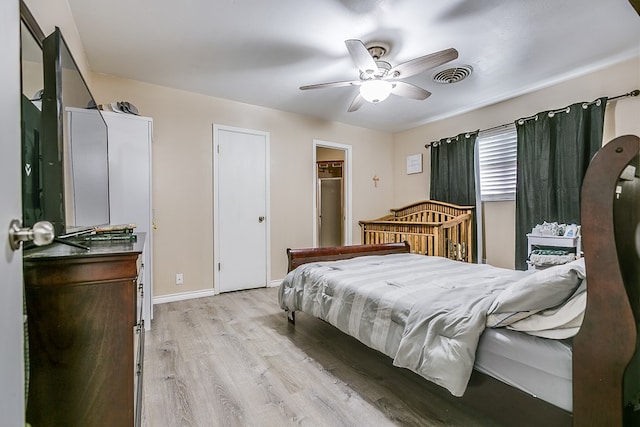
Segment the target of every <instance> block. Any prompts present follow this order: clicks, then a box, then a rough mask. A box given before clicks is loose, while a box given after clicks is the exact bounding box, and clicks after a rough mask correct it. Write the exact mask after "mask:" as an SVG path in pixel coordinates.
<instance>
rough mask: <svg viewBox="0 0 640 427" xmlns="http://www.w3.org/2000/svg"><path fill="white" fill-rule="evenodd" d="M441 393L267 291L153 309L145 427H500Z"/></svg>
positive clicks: (274, 291) (147, 352) (146, 370)
mask: <svg viewBox="0 0 640 427" xmlns="http://www.w3.org/2000/svg"><path fill="white" fill-rule="evenodd" d="M437 389H439V387H437V386H435V385H433V384H430V383H429V382H427V381H426V380H424V379H422V378H421V377H419V376H417V375H415V374H413V373H412V372H409V371H407V370H404V369H400V368H396V367H394V366H393V365H392V361H391V359H390V358H388V357H387V356H384V355H383V354H381V353H378V352H376V351H374V350H371V349H369V348H367V347H365V346H364V345H362V344H361V343H359V342H358V341H357V340H355V339H353V338H351V337H349V336H347V335H345V334H343V333H342V332H340V331H338V330H337V329H336V328H334V327H332V326H330V325H328V324H326V323H324V322H322V321H320V320H317V319H314V318H312V317H310V316H307V315H304V314H300V313H298V315H297V318H296V325H295V326H294V325H291V324H289V323H288V322H287V320H286V317H285V315H284V313H283V312H282V311H281V310H280V308H279V307H278V303H277V288H263V289H256V290H249V291H240V292H232V293H227V294H221V295H216V296H213V297H205V298H198V299H192V300H187V301H179V302H172V303H167V304H161V305H156V306H155V307H154V319H153V324H152V330H151V331H149V332H148V333H147V335H146V343H145V365H144V397H143V425H144V426H147V427H163V426H167V427H177V426H198V427H200V426H203V427H204V426H207V427H208V426H267V427H270V426H289V425H304V426H372V427H373V426H376V427H377V426H396V425H398V426H400V425H401V426H405V425H406V426H490V425H496V423H493V422H491V421H490V420H488V419H487V418H486V417H485V416H483V415H481V414H478V413H476V412H474V411H473V410H472V409H469V408H468V407H467V406H465V405H463V404H462V403H461V402H460V401H459V399H456V398H454V397H452V396H450V395H448V394H446V393H442V390H437Z"/></svg>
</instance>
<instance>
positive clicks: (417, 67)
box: [387, 48, 458, 79]
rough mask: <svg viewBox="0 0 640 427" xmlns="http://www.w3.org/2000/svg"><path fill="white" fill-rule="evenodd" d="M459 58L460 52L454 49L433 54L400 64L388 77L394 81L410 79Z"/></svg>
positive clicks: (390, 71)
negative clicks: (404, 78)
mask: <svg viewBox="0 0 640 427" xmlns="http://www.w3.org/2000/svg"><path fill="white" fill-rule="evenodd" d="M457 57H458V51H457V50H455V49H454V48H449V49H445V50H441V51H440V52H435V53H431V54H429V55H425V56H420V57H418V58H414V59H412V60H410V61H407V62H403V63H402V64H398V65H396V66H395V67H393V68H392V69H390V70H389V72H388V73H387V76H389V78H392V79H397V78H403V77H409V76H413V75H416V74H418V73H421V72H423V71H425V70H428V69H430V68H435V67H438V66H440V65H442V64H446V63H447V62H449V61H453V60H454V59H456V58H457Z"/></svg>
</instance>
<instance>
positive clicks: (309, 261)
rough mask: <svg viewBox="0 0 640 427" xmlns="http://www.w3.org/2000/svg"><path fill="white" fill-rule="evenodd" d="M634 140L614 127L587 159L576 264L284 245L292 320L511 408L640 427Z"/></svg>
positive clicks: (396, 246) (395, 246)
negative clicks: (497, 264) (533, 265)
mask: <svg viewBox="0 0 640 427" xmlns="http://www.w3.org/2000/svg"><path fill="white" fill-rule="evenodd" d="M639 147H640V139H638V137H636V136H623V137H619V138H616V139H614V140H613V141H611V142H609V143H608V144H607V145H605V146H604V147H603V148H602V149H601V150H600V151H599V152H598V154H597V155H596V157H594V159H593V160H592V162H591V164H590V166H589V170H588V171H587V175H586V177H585V180H584V183H583V188H582V194H581V196H582V199H581V200H582V231H583V247H584V257H583V258H582V259H580V260H578V261H576V262H574V263H570V264H566V265H563V266H558V267H553V268H551V269H547V270H542V271H539V272H519V271H513V270H505V269H496V268H494V267H491V266H487V265H475V264H467V263H461V262H457V261H452V260H449V259H446V258H440V257H429V256H426V257H425V256H420V255H416V254H411V253H409V252H410V249H409V245H408V244H407V243H391V244H378V245H357V246H345V247H336V248H315V249H289V250H287V253H288V258H289V271H290V272H289V274H288V275H287V277H286V278H285V280H284V281H283V283H282V285H281V287H280V291H279V302H280V306H281V307H282V308H283V309H284V310H285V311H286V312H287V315H288V317H289V320H290V321H292V322H294V321H295V312H296V311H302V312H305V313H306V314H309V315H312V316H315V317H318V318H320V319H322V320H324V321H326V322H328V323H330V324H332V325H333V326H336V327H337V328H338V329H340V330H342V331H343V332H345V333H347V334H349V335H352V336H354V337H355V338H357V339H358V340H360V341H361V342H363V343H364V344H366V345H367V346H369V347H371V348H373V349H375V350H378V351H380V352H382V353H384V354H386V355H387V356H390V357H391V358H392V359H393V363H394V365H396V366H399V367H405V368H408V369H411V370H412V371H414V372H416V373H418V374H419V375H421V376H423V377H424V378H427V379H428V380H430V381H432V382H435V383H436V384H439V385H441V386H442V387H443V392H448V393H451V394H453V395H455V396H461V395H465V397H467V396H468V395H471V396H480V397H482V398H483V399H484V402H482V403H481V405H487V404H488V405H491V404H495V403H496V402H497V401H499V402H498V403H499V404H500V405H501V410H505V411H507V412H509V411H510V413H511V414H513V415H512V416H513V417H518V418H512V419H522V417H523V416H524V415H523V414H527V413H531V414H535V415H536V416H538V417H539V418H538V419H543V420H545V421H549V423H548V425H570V424H573V425H579V426H582V425H607V426H613V425H639V424H637V423H638V421H639V419H640V417H639V414H640V411H638V406H640V405H639V403H640V402H639V401H638V398H639V397H640V355H639V354H640V352H639V351H638V342H639V340H638V324H639V322H640V262H639V258H640V255H639V254H640V179H639V178H638V169H635V170H633V169H630V168H629V167H628V166H629V165H634V166H636V167H637V166H638V151H639ZM630 171H631V172H630ZM621 175H622V176H623V177H625V179H624V180H620V177H621ZM345 279H346V281H345ZM587 282H588V283H587ZM340 283H342V285H341V284H340ZM424 283H429V286H428V287H427V288H423V287H422V286H424ZM587 286H588V289H589V292H586V287H587ZM467 288H468V289H467ZM467 290H468V291H470V292H471V296H470V297H469V296H463V295H466V294H463V293H460V292H463V291H464V292H466V291H467ZM543 290H544V292H543ZM560 300H561V301H562V302H561V303H560V304H559V303H558V301H560ZM585 307H586V308H585ZM455 312H461V313H463V314H462V316H458V317H455V316H454V317H450V314H452V313H455ZM558 312H562V313H563V315H562V316H560V317H554V316H555V314H557V313H558ZM532 319H534V320H532ZM550 319H553V320H552V321H550ZM514 325H515V326H514ZM576 332H577V335H575V336H573V335H574V334H576ZM433 343H436V344H438V345H436V346H432V345H431V344H433ZM460 374H462V375H460ZM496 395H497V397H499V399H496ZM523 396H525V397H523ZM510 399H513V403H509V404H505V402H510V401H511V400H510Z"/></svg>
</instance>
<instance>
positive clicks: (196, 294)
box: [153, 279, 282, 305]
mask: <svg viewBox="0 0 640 427" xmlns="http://www.w3.org/2000/svg"><path fill="white" fill-rule="evenodd" d="M281 283H282V279H277V280H272V281H271V282H269V284H268V285H267V287H268V288H277V287H278V286H280V284H281ZM213 295H215V292H214V290H213V289H204V290H201V291H190V292H181V293H179V294H169V295H162V296H159V297H153V305H156V304H165V303H167V302H175V301H184V300H188V299H194V298H202V297H210V296H213Z"/></svg>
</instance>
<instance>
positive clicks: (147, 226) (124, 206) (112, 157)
mask: <svg viewBox="0 0 640 427" xmlns="http://www.w3.org/2000/svg"><path fill="white" fill-rule="evenodd" d="M102 114H103V116H104V119H105V121H106V122H107V126H108V135H109V143H108V144H109V212H110V222H111V224H130V223H134V224H136V230H135V231H136V232H138V233H146V239H145V246H144V250H143V253H142V263H143V265H144V270H143V272H142V274H143V278H142V281H143V284H144V287H143V291H144V306H143V309H142V316H143V319H144V325H145V329H146V330H149V329H150V328H151V319H152V318H153V301H152V300H153V210H152V206H153V205H152V168H151V159H152V157H151V153H152V140H153V119H151V118H149V117H142V116H135V115H132V114H122V113H114V112H109V111H103V112H102Z"/></svg>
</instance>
